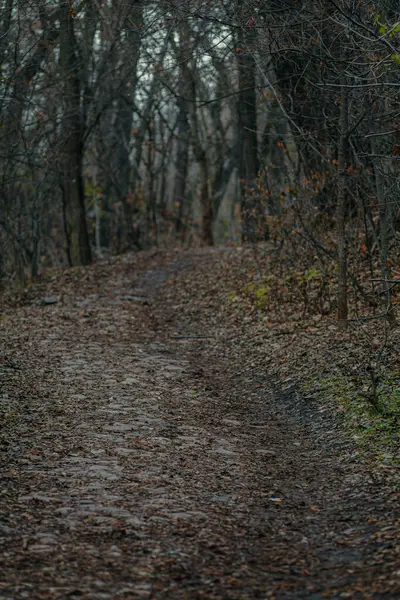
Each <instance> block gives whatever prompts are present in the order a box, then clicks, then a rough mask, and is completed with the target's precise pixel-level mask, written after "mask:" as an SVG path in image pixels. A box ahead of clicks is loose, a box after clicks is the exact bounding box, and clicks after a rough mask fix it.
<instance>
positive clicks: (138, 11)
mask: <svg viewBox="0 0 400 600" xmlns="http://www.w3.org/2000/svg"><path fill="white" fill-rule="evenodd" d="M126 10H127V14H126V19H125V27H126V29H127V30H128V31H129V33H128V34H127V52H126V53H125V55H124V56H123V61H124V63H123V65H122V68H121V77H122V78H123V85H122V89H121V92H120V96H119V99H118V105H117V117H116V121H115V133H116V144H117V150H116V170H117V176H116V183H117V190H118V197H119V200H120V202H121V204H122V207H123V215H124V223H123V228H122V229H123V231H122V235H123V237H124V239H123V240H122V241H123V245H128V246H133V245H136V246H138V235H137V232H136V231H135V230H134V228H133V216H134V210H135V207H134V205H133V202H134V201H135V198H128V195H129V191H130V179H131V164H130V159H129V155H130V142H131V131H132V124H133V99H134V94H135V90H136V84H137V63H138V60H139V53H140V44H141V37H140V31H141V29H142V22H143V3H142V0H131V2H130V3H129V7H128V8H127V9H126ZM125 64H126V65H127V68H126V67H125ZM137 168H139V166H138V167H137Z"/></svg>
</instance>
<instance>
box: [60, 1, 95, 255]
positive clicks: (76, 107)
mask: <svg viewBox="0 0 400 600" xmlns="http://www.w3.org/2000/svg"><path fill="white" fill-rule="evenodd" d="M60 9H61V17H60V65H61V68H62V76H63V85H64V106H63V118H62V127H61V130H62V140H63V147H62V149H61V187H62V191H63V208H64V226H65V233H66V238H67V253H68V259H69V263H70V265H71V266H77V265H87V264H89V263H90V262H91V260H92V255H91V249H90V243H89V235H88V231H87V227H86V217H85V195H84V185H83V175H82V159H83V132H82V115H81V108H80V79H79V76H80V73H79V60H78V55H77V43H76V38H75V32H74V20H73V18H72V15H70V2H65V0H61V3H60Z"/></svg>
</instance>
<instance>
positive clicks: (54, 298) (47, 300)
mask: <svg viewBox="0 0 400 600" xmlns="http://www.w3.org/2000/svg"><path fill="white" fill-rule="evenodd" d="M58 300H59V298H58V296H46V297H45V298H43V304H45V305H48V304H57V302H58Z"/></svg>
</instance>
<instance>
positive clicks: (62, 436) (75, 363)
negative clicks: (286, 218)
mask: <svg viewBox="0 0 400 600" xmlns="http://www.w3.org/2000/svg"><path fill="white" fill-rule="evenodd" d="M251 264H252V263H251V253H249V252H246V251H242V250H240V249H226V248H225V249H217V250H211V251H210V250H201V249H197V250H191V251H189V252H186V253H185V252H182V251H169V252H163V253H161V252H151V253H149V252H147V253H140V254H137V255H134V256H131V255H126V256H124V257H119V258H118V259H115V260H113V261H111V262H110V263H104V264H99V265H96V266H94V267H88V268H85V269H71V270H68V271H64V272H60V273H57V274H54V275H53V276H52V278H51V279H49V280H47V281H44V282H42V283H40V284H38V285H36V286H33V287H32V288H30V289H29V290H27V291H25V292H21V293H20V294H18V295H13V294H11V293H9V294H7V295H5V296H4V297H3V299H2V306H1V309H2V319H1V329H0V340H1V346H0V347H1V362H0V385H1V388H0V389H1V391H0V396H1V404H0V406H1V409H0V410H1V413H0V414H1V426H2V437H1V446H2V454H1V456H2V462H3V465H2V469H1V492H0V553H1V554H0V564H1V569H0V597H2V598H12V599H14V598H15V599H17V598H29V599H34V600H35V599H36V598H69V597H71V598H73V597H79V598H88V599H89V598H90V599H96V598H99V599H100V598H104V599H107V598H110V599H114V598H119V597H121V598H123V597H125V598H176V599H179V598H182V599H183V598H188V599H189V598H190V599H192V598H193V599H196V598H210V599H213V598H215V599H217V598H218V599H219V598H232V599H242V598H243V599H253V598H396V597H398V596H399V593H400V573H399V568H398V565H399V564H400V552H399V549H400V543H399V536H398V531H399V523H400V521H399V491H398V490H399V488H398V472H397V468H396V463H394V462H390V463H388V464H385V463H384V462H383V461H380V462H378V463H377V462H376V461H372V460H371V457H370V456H369V454H368V453H361V452H360V449H359V445H358V444H357V442H356V440H355V439H354V437H353V436H352V435H351V434H350V433H349V431H348V430H347V429H346V427H345V426H344V417H343V414H342V413H341V412H338V410H337V403H336V402H335V401H334V400H332V398H331V397H330V396H328V397H327V396H326V395H324V397H323V403H321V402H318V399H317V398H316V397H315V396H314V393H315V390H314V389H313V390H312V391H311V392H309V397H308V398H307V397H306V396H307V393H305V392H304V388H302V387H301V386H302V385H303V384H304V382H305V381H306V380H307V381H308V380H310V378H311V377H313V376H315V377H318V378H323V377H332V371H334V372H335V373H336V375H337V376H338V377H340V376H342V374H343V373H342V370H343V369H344V370H346V369H348V370H349V371H350V372H353V371H352V369H353V367H354V366H355V365H357V360H359V359H360V356H361V354H362V349H360V344H359V343H356V341H355V340H354V338H353V339H349V337H348V336H346V335H344V336H343V335H342V334H341V335H339V334H336V332H334V331H333V330H329V326H330V325H329V326H325V325H324V326H323V328H322V329H321V326H320V325H319V324H318V322H316V323H314V321H313V323H314V324H313V325H311V324H310V323H308V324H305V321H306V319H304V318H303V319H301V318H296V319H294V320H293V321H292V322H287V321H285V320H284V319H283V318H281V320H280V318H279V317H280V315H279V312H278V313H275V312H273V311H272V310H271V312H270V314H268V315H265V313H263V311H262V310H261V309H260V307H258V308H255V309H254V304H253V305H251V304H248V305H247V306H246V302H247V297H246V296H247V295H248V292H243V289H244V288H245V287H246V285H248V282H249V279H251V277H249V273H250V272H251V268H252V267H251ZM243 284H244V285H243ZM232 294H234V298H233V296H232ZM264 296H265V294H261V295H259V296H258V298H257V296H256V300H259V299H260V297H264ZM49 297H56V298H57V302H55V303H51V304H47V303H44V302H43V299H44V298H49ZM136 297H137V298H145V299H148V301H143V302H142V301H135V300H132V298H136ZM264 299H265V298H264ZM265 316H267V320H264V317H265ZM307 319H308V317H307ZM332 340H334V343H333V342H332ZM390 352H391V350H390V348H389V350H388V352H387V356H386V360H387V364H388V368H389V367H390V368H391V369H393V370H394V367H393V364H392V362H393V361H395V360H396V357H394V358H391V357H390ZM342 353H345V354H344V355H343V354H342ZM394 355H395V352H394ZM344 359H345V360H344ZM9 364H12V365H17V366H18V368H12V367H11V368H10V367H9V366H8V365H9Z"/></svg>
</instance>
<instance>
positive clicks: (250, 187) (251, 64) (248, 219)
mask: <svg viewBox="0 0 400 600" xmlns="http://www.w3.org/2000/svg"><path fill="white" fill-rule="evenodd" d="M242 4H243V3H242V2H241V1H239V0H238V1H237V8H238V14H239V16H240V22H241V26H242V29H241V31H240V39H239V41H238V45H237V50H236V55H237V65H238V78H239V81H238V86H239V95H238V103H237V113H238V124H239V136H240V146H239V148H240V150H239V165H238V167H239V178H240V184H241V213H242V221H243V225H242V240H243V241H244V242H250V243H253V242H255V241H256V237H257V236H256V226H255V225H256V212H257V209H258V208H259V207H258V206H257V203H256V197H255V191H256V188H257V177H258V171H259V158H258V148H257V101H256V89H255V84H256V63H255V58H254V53H255V47H256V41H257V39H256V29H255V28H249V27H248V25H247V24H246V23H247V20H248V18H249V17H250V14H249V12H248V8H247V7H246V6H242Z"/></svg>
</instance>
